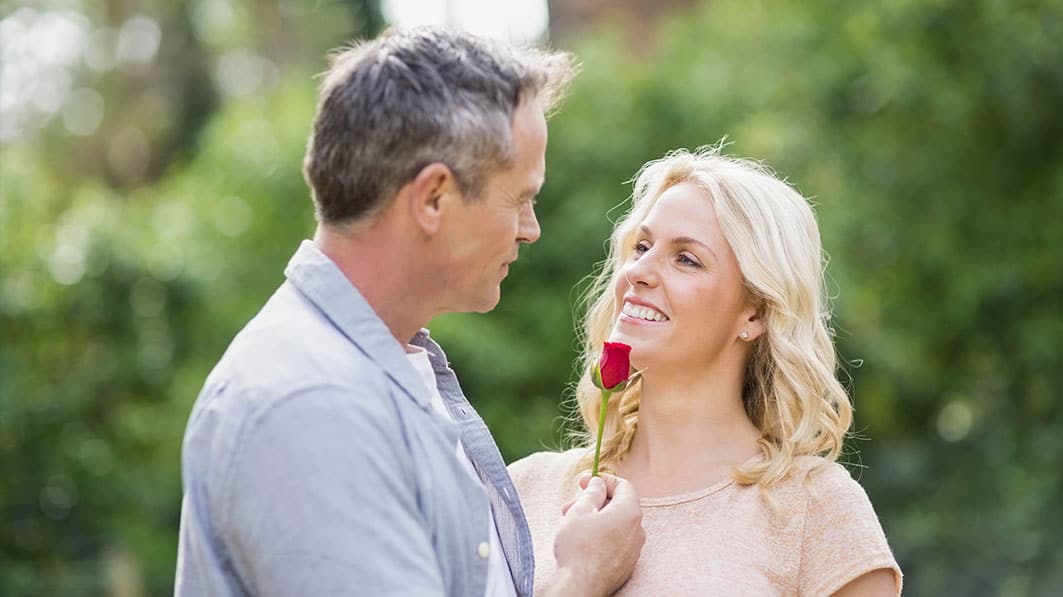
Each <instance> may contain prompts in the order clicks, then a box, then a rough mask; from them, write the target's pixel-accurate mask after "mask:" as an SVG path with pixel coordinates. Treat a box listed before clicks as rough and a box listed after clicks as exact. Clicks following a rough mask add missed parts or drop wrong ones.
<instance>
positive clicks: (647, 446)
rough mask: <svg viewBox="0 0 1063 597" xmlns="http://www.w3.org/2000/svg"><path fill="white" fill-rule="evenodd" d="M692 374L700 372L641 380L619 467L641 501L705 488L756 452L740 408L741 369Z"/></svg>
mask: <svg viewBox="0 0 1063 597" xmlns="http://www.w3.org/2000/svg"><path fill="white" fill-rule="evenodd" d="M691 370H697V371H699V373H698V374H697V375H692V374H683V373H675V372H673V373H665V372H663V371H657V372H656V373H657V375H654V373H655V372H653V371H649V370H647V372H646V374H644V376H643V380H642V387H641V398H640V400H639V422H638V430H637V431H636V432H635V436H634V438H633V439H632V442H631V449H630V451H629V452H628V454H627V455H626V456H625V457H624V460H623V461H622V462H621V463H620V466H619V472H620V473H621V475H622V476H625V477H627V478H628V479H630V480H631V481H632V482H633V483H634V484H635V487H636V489H638V491H639V495H641V496H643V497H653V496H663V495H674V494H676V493H685V492H688V491H694V490H697V489H702V488H705V487H708V486H710V485H713V484H715V483H716V482H718V481H720V480H722V479H724V478H729V477H730V476H731V474H732V471H733V469H734V467H735V466H737V465H740V464H742V463H744V462H746V461H747V460H749V459H750V458H752V457H754V456H756V455H757V454H758V453H759V452H760V449H759V447H758V445H757V440H758V439H759V438H760V432H759V431H758V430H757V428H756V426H754V425H753V422H752V421H750V420H749V417H748V416H747V415H746V412H745V409H744V407H743V404H742V382H743V379H742V372H741V370H740V369H739V370H737V371H735V368H734V367H699V368H697V369H694V368H690V369H687V371H691Z"/></svg>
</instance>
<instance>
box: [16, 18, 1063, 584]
mask: <svg viewBox="0 0 1063 597" xmlns="http://www.w3.org/2000/svg"><path fill="white" fill-rule="evenodd" d="M420 22H435V23H446V24H449V25H451V26H455V27H462V28H466V29H470V30H473V31H477V32H480V33H484V34H487V35H494V36H499V37H503V38H508V39H514V40H519V41H530V42H533V43H549V44H550V45H552V46H554V47H557V48H562V49H567V50H571V51H573V52H575V53H576V54H577V55H578V56H579V58H580V60H581V61H582V62H583V74H582V75H581V76H580V78H579V79H578V80H577V82H576V84H575V86H574V88H573V89H572V91H571V94H570V96H569V99H568V101H567V103H566V105H565V107H564V108H563V110H562V111H561V113H560V114H559V115H558V116H557V117H556V118H554V120H553V121H552V122H551V125H550V146H549V151H548V157H547V163H548V170H547V172H548V177H547V183H546V186H545V188H544V190H543V192H542V195H541V197H540V202H539V214H540V219H541V222H542V228H543V239H542V240H541V241H540V242H539V243H537V244H535V245H533V246H531V247H527V248H526V249H525V250H524V251H523V252H522V258H521V261H520V262H519V263H518V264H517V266H516V267H515V268H514V269H513V271H512V273H511V274H510V276H509V278H508V279H507V280H506V281H505V283H504V287H503V299H502V302H501V304H500V305H499V306H498V308H497V309H496V310H495V311H494V312H493V313H491V314H488V315H470V316H448V317H443V318H440V319H438V320H436V321H434V322H433V324H432V328H433V333H434V335H435V336H436V337H437V338H438V339H439V340H441V342H442V343H443V345H444V347H445V348H446V349H447V351H448V354H449V356H450V357H451V359H452V360H453V362H454V366H455V368H456V369H457V371H458V373H459V375H460V377H461V379H462V382H463V384H464V386H465V389H466V391H467V393H468V394H469V396H470V397H471V399H472V401H473V402H474V403H475V404H476V405H477V407H478V408H479V409H480V410H481V412H482V414H483V415H484V417H485V418H486V419H487V421H488V423H489V425H490V426H491V428H492V429H493V430H494V431H495V434H496V437H497V439H498V443H499V444H500V446H501V448H502V451H503V453H504V455H505V457H506V459H507V461H512V460H514V459H516V458H519V457H521V456H523V455H525V454H528V453H530V452H532V451H535V450H540V449H546V448H557V447H559V446H561V445H563V439H562V438H563V432H564V425H563V419H562V418H561V415H562V414H563V412H564V410H563V407H562V403H563V401H564V400H565V398H566V396H567V394H566V392H567V389H568V384H569V383H570V382H571V381H572V380H573V379H574V375H573V366H572V363H573V359H574V357H575V348H576V344H575V340H574V333H573V327H574V326H573V322H574V315H573V313H574V310H575V309H577V306H578V299H579V290H580V288H582V287H583V286H584V285H585V277H586V276H587V275H588V274H590V273H592V271H593V270H594V268H595V264H596V263H598V262H599V261H600V260H601V259H602V258H603V257H604V245H603V242H604V240H605V239H606V237H607V235H608V233H609V230H610V228H611V221H612V220H615V218H616V217H617V215H618V214H619V213H620V211H618V209H617V207H618V206H621V207H622V206H623V205H624V204H625V201H626V199H627V197H628V196H629V194H630V186H629V185H627V184H625V181H627V180H629V179H630V178H631V176H632V175H633V174H634V173H635V171H636V170H637V169H638V168H639V166H640V165H641V164H642V163H643V162H645V161H647V160H649V159H652V158H656V157H659V156H660V155H661V154H662V153H664V152H665V151H666V150H668V149H671V148H675V147H695V146H698V145H702V144H707V143H713V142H716V141H718V140H719V139H721V138H723V137H724V136H726V137H727V138H728V139H730V140H731V141H732V143H733V144H732V145H731V146H730V147H729V150H730V151H731V152H732V153H736V154H740V155H745V156H751V157H755V158H759V159H763V160H765V161H766V162H767V163H768V164H770V165H772V166H774V167H775V168H776V169H777V170H778V171H779V173H780V174H782V175H783V176H786V177H788V179H789V180H790V182H791V183H793V184H794V185H796V186H797V187H798V188H799V189H800V190H801V191H802V192H803V193H804V194H805V195H806V196H808V197H811V198H812V200H813V201H814V203H815V204H816V206H817V211H818V215H819V220H820V225H821V228H822V233H823V242H824V245H825V248H826V250H827V251H828V252H829V253H830V255H831V257H832V259H831V262H830V267H829V270H828V271H829V274H830V285H831V294H832V295H833V296H834V297H835V320H834V323H835V325H836V327H837V330H838V347H839V351H840V353H841V355H842V357H843V358H844V359H846V360H847V361H848V362H849V363H850V364H849V365H848V366H847V367H846V370H845V371H843V372H841V373H840V374H841V375H842V377H843V378H844V379H845V380H846V381H847V383H848V384H849V387H850V388H851V390H852V393H853V399H854V403H855V406H856V425H855V431H856V432H857V435H858V436H859V438H856V439H853V440H852V442H851V446H850V447H851V450H850V452H851V453H850V454H849V455H847V456H846V461H847V462H848V463H849V464H850V465H851V466H850V468H851V470H852V471H853V473H854V476H856V477H857V478H859V479H860V481H861V483H862V484H863V486H864V487H865V488H866V490H867V491H868V493H869V494H870V496H871V499H872V501H873V502H874V504H875V506H876V508H877V511H878V513H879V515H880V517H881V519H882V522H883V525H884V527H885V529H886V533H887V535H888V537H889V539H890V543H891V545H892V547H893V549H894V551H895V553H896V556H897V558H898V560H899V561H900V563H901V566H902V567H903V569H904V571H905V573H906V582H905V586H906V594H909V595H1002V596H1023V595H1044V596H1048V595H1060V594H1063V409H1061V407H1060V403H1059V388H1060V387H1061V385H1063V359H1061V358H1060V354H1061V347H1063V309H1061V307H1063V301H1061V298H1060V297H1061V296H1063V2H1061V1H1059V0H1040V1H1036V0H1026V1H1019V0H1016V1H1012V2H1005V1H1001V0H924V1H918V0H898V1H894V2H876V3H871V2H846V1H842V0H833V1H830V0H824V1H822V2H802V3H794V2H788V1H785V0H755V1H754V0H745V1H738V0H703V1H692V0H670V1H653V0H612V1H605V0H568V1H560V0H558V1H550V2H546V1H543V0H527V1H512V2H489V1H487V0H483V1H480V2H475V1H472V0H465V1H459V0H451V1H449V2H443V1H438V2H431V1H428V0H423V1H419V2H417V1H412V0H411V1H401V0H392V1H390V2H383V3H381V2H376V1H371V0H367V1H362V2H358V1H343V0H317V1H302V0H260V1H252V0H141V1H138V2H133V1H131V0H40V1H22V2H12V1H9V0H0V58H2V62H0V510H2V513H3V519H2V523H0V594H2V595H10V596H15V595H71V596H75V595H110V596H120V597H133V596H141V595H166V594H171V593H172V590H173V589H172V587H173V584H172V583H173V574H174V564H175V557H176V548H177V528H178V520H179V510H180V499H181V478H180V449H181V436H182V432H183V429H184V426H185V421H186V418H187V415H188V413H189V410H190V408H191V404H192V402H193V400H194V398H195V396H196V394H197V392H198V390H199V387H200V385H201V384H202V382H203V380H204V378H205V376H206V374H207V373H208V371H209V369H210V368H211V367H212V365H213V364H214V363H215V361H216V360H217V359H218V358H219V356H220V355H221V354H222V352H223V350H224V349H225V347H226V345H227V343H228V342H229V340H230V339H231V338H232V336H233V335H234V334H235V333H236V331H237V330H239V329H240V327H241V326H242V325H243V324H244V323H245V322H246V321H247V320H248V319H249V318H250V317H251V316H252V315H254V313H255V312H256V311H257V309H258V308H259V307H260V305H261V304H262V303H263V302H264V301H265V300H266V298H267V297H268V296H269V295H270V294H271V293H272V292H273V290H274V289H275V288H276V286H277V285H278V284H279V283H280V282H281V281H282V273H281V272H282V269H283V267H284V265H285V264H286V263H287V260H288V258H289V256H290V255H291V254H292V253H293V252H294V250H295V248H296V247H297V245H298V243H299V241H300V240H301V239H303V238H306V237H308V236H310V235H311V234H312V231H313V217H312V209H311V204H310V200H309V198H308V197H309V196H308V192H307V190H306V187H305V185H304V183H303V181H302V177H301V172H300V165H301V159H302V154H303V149H304V146H305V141H306V137H307V134H308V132H309V129H310V123H311V119H312V116H313V110H314V102H315V88H316V85H317V79H315V75H316V74H317V73H320V72H321V71H323V70H324V69H325V66H326V64H325V60H324V55H325V52H326V51H327V50H329V49H330V48H333V47H336V46H339V45H341V44H343V43H345V42H347V41H348V40H350V39H351V38H354V37H358V36H365V35H372V34H374V33H376V32H378V31H379V30H381V29H382V28H383V27H386V26H387V25H388V24H389V23H392V24H402V25H409V24H416V23H420ZM309 432H312V430H309Z"/></svg>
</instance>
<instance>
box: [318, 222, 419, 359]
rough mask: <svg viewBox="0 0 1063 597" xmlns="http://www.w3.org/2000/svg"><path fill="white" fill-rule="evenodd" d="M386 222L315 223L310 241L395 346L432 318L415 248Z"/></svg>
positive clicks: (406, 342) (406, 341)
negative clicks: (399, 238)
mask: <svg viewBox="0 0 1063 597" xmlns="http://www.w3.org/2000/svg"><path fill="white" fill-rule="evenodd" d="M387 226H388V223H387V222H386V221H381V222H372V223H369V224H368V225H361V226H359V227H358V228H357V229H354V230H350V229H343V228H339V227H335V226H329V225H324V224H319V225H318V227H317V231H316V232H315V233H314V245H315V246H316V247H317V248H318V250H320V251H321V252H322V253H324V254H325V256H327V257H328V258H329V259H330V260H332V262H333V263H335V264H336V266H337V267H338V268H339V269H340V271H341V272H343V275H344V276H346V277H347V279H348V280H349V281H350V282H351V284H353V285H354V287H355V288H357V289H358V292H359V293H361V295H362V296H363V297H364V298H365V300H366V302H368V303H369V306H370V307H372V308H373V311H374V312H376V314H377V316H378V317H380V319H381V320H382V321H383V322H384V325H386V326H387V327H388V329H389V330H390V331H391V335H392V336H394V337H395V340H397V341H398V342H399V344H400V345H402V346H403V347H405V346H406V345H407V344H409V342H410V340H411V339H412V338H413V336H414V334H416V333H417V331H418V330H420V329H421V328H422V327H424V326H425V324H427V323H428V320H429V319H431V317H432V311H431V306H430V305H429V301H427V300H425V297H427V296H431V294H430V291H429V289H426V288H424V287H423V286H424V282H425V280H426V279H430V277H428V276H424V275H422V273H421V270H420V268H419V267H418V263H417V262H418V260H416V259H413V258H412V255H413V251H416V248H415V247H411V246H410V243H409V242H408V241H406V242H405V243H404V242H396V240H397V237H396V235H395V234H394V233H393V232H392V231H389V230H387V229H386V228H387Z"/></svg>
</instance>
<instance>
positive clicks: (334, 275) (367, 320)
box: [284, 240, 434, 409]
mask: <svg viewBox="0 0 1063 597" xmlns="http://www.w3.org/2000/svg"><path fill="white" fill-rule="evenodd" d="M284 275H285V276H286V277H287V278H288V282H289V283H291V284H292V285H293V286H295V288H296V289H298V290H299V292H301V293H303V295H304V296H306V298H307V299H308V300H309V301H310V302H311V303H313V304H314V306H315V307H317V308H318V309H319V310H320V311H321V313H322V314H323V315H324V316H325V318H326V319H328V320H329V321H330V322H331V323H332V325H334V326H336V328H337V329H338V330H339V331H340V332H341V333H342V334H343V335H344V336H346V337H347V339H348V340H350V341H351V343H352V344H354V345H355V346H356V347H357V348H358V349H359V350H360V351H361V352H362V353H363V354H365V356H366V357H368V358H369V360H371V361H373V362H374V363H376V364H377V365H378V366H380V367H381V368H382V369H383V370H384V372H385V373H386V374H387V375H388V377H390V378H391V379H392V380H394V381H395V383H397V384H398V385H399V386H400V387H401V388H402V389H403V390H404V391H405V392H406V393H407V394H408V395H409V396H410V398H412V399H413V400H414V402H416V403H417V404H418V405H420V406H421V407H422V408H425V409H427V408H429V404H430V403H429V397H428V395H427V394H426V392H425V389H426V388H424V383H423V382H421V380H420V379H419V378H418V377H417V372H416V371H415V370H414V369H413V365H412V364H410V362H409V360H408V359H407V358H406V352H405V349H404V348H403V346H402V345H401V344H399V342H398V341H397V340H396V339H395V337H394V336H392V335H391V330H389V329H388V327H387V326H386V325H385V324H384V322H383V320H381V319H380V317H379V316H378V315H377V314H376V312H375V311H374V310H373V307H372V306H370V304H369V303H368V302H367V301H366V300H365V297H363V296H362V293H361V292H359V291H358V289H357V288H356V287H355V286H354V284H352V283H351V281H350V280H348V279H347V276H345V275H343V272H341V271H340V269H339V267H337V266H336V264H335V263H333V262H332V260H331V259H329V258H328V257H327V256H326V255H325V254H324V253H322V252H321V251H320V250H319V249H318V248H317V247H316V246H315V245H314V243H313V242H311V241H309V240H304V241H303V242H302V244H300V245H299V249H298V250H297V251H296V252H295V255H293V256H292V258H291V260H290V261H289V262H288V267H287V268H285V269H284ZM421 334H425V337H427V334H426V333H425V330H422V331H421V332H418V336H420V335H421ZM429 342H431V341H430V340H429ZM433 344H434V343H433Z"/></svg>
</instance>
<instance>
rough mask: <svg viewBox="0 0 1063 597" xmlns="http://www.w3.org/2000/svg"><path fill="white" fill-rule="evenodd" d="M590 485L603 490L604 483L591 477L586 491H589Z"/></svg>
mask: <svg viewBox="0 0 1063 597" xmlns="http://www.w3.org/2000/svg"><path fill="white" fill-rule="evenodd" d="M592 485H594V486H596V488H601V489H605V481H602V478H601V477H591V480H590V481H588V482H587V491H590V489H591V486H592Z"/></svg>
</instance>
